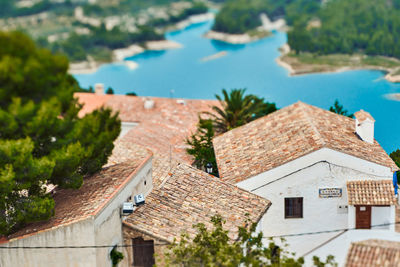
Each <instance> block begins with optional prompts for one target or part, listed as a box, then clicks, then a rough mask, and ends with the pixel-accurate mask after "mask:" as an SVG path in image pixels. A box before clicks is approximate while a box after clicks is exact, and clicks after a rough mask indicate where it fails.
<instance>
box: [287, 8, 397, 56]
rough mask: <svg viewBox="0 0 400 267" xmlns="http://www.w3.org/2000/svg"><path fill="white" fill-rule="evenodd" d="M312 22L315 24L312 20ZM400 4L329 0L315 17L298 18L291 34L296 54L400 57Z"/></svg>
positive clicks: (291, 43) (289, 40)
mask: <svg viewBox="0 0 400 267" xmlns="http://www.w3.org/2000/svg"><path fill="white" fill-rule="evenodd" d="M310 19H312V20H313V21H311V20H310ZM399 28H400V1H398V0H395V1H386V0H376V1H370V0H353V1H347V0H336V1H326V2H325V3H324V4H323V5H322V7H321V9H320V10H319V11H318V12H316V13H315V14H314V16H313V17H312V18H310V17H304V16H298V17H297V19H296V21H294V27H293V28H292V29H291V30H290V31H289V32H288V44H289V46H290V48H291V49H292V50H294V51H296V53H299V52H311V53H313V54H315V55H327V54H350V55H351V54H356V53H362V54H367V55H371V56H376V55H380V56H387V57H395V58H400V47H399V46H398V45H396V44H397V42H398V40H399V38H400V32H399V31H398V29H399Z"/></svg>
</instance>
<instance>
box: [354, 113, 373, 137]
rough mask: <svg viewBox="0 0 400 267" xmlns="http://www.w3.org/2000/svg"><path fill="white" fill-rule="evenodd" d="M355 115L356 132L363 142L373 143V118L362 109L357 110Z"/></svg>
mask: <svg viewBox="0 0 400 267" xmlns="http://www.w3.org/2000/svg"><path fill="white" fill-rule="evenodd" d="M354 116H355V117H356V133H357V134H358V136H359V137H360V138H361V139H362V140H363V141H365V142H367V143H370V144H373V143H374V124H375V120H374V118H373V117H372V116H371V114H369V113H368V112H366V111H364V110H360V111H357V112H356V113H355V114H354Z"/></svg>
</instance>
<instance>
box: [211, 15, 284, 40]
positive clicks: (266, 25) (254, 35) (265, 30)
mask: <svg viewBox="0 0 400 267" xmlns="http://www.w3.org/2000/svg"><path fill="white" fill-rule="evenodd" d="M260 20H261V22H262V25H261V26H260V27H258V28H257V29H254V30H252V31H251V32H248V33H243V34H230V33H225V32H217V31H213V30H210V31H208V32H207V33H205V34H204V37H205V38H209V39H212V40H218V41H222V42H226V43H230V44H247V43H251V42H254V41H258V40H260V39H262V38H265V37H268V36H270V35H271V31H273V30H285V29H286V21H285V20H284V19H278V20H276V21H273V22H272V21H271V20H270V19H269V18H268V16H267V15H266V14H261V15H260Z"/></svg>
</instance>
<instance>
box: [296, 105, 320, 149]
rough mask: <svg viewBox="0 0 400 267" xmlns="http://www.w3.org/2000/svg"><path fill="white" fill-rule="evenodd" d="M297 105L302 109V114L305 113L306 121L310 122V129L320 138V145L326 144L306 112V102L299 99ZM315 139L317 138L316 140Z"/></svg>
mask: <svg viewBox="0 0 400 267" xmlns="http://www.w3.org/2000/svg"><path fill="white" fill-rule="evenodd" d="M298 103H299V106H300V108H301V109H302V110H303V112H304V114H305V118H306V119H307V122H308V123H309V124H310V126H311V129H312V130H313V131H314V132H315V133H316V134H317V135H318V137H319V140H321V142H322V147H325V146H326V142H325V140H324V138H323V137H322V135H321V133H320V132H319V131H318V128H317V126H316V125H315V124H314V122H313V120H312V119H311V118H310V114H309V113H308V112H307V109H306V107H307V108H308V106H307V104H305V103H303V102H301V101H299V102H298ZM316 141H317V140H316Z"/></svg>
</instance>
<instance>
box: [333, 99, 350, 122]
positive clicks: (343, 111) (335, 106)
mask: <svg viewBox="0 0 400 267" xmlns="http://www.w3.org/2000/svg"><path fill="white" fill-rule="evenodd" d="M329 111H331V112H333V113H336V114H340V115H343V116H347V117H349V118H354V114H350V113H349V112H348V111H347V110H346V109H344V108H343V105H340V103H339V100H337V99H336V100H335V103H334V104H333V106H331V107H329Z"/></svg>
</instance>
